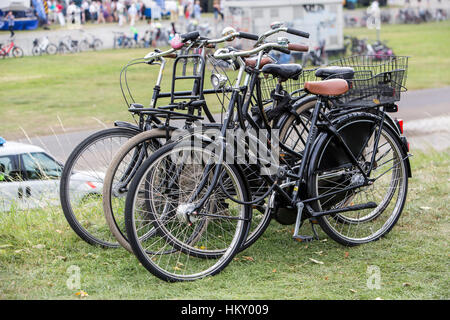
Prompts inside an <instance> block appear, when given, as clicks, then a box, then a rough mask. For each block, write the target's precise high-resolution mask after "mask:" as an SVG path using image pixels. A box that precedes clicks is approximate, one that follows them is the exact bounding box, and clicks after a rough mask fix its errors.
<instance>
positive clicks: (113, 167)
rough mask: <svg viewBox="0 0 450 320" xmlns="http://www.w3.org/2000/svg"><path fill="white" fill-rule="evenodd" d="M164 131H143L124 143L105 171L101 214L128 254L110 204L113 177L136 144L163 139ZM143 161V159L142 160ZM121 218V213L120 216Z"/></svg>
mask: <svg viewBox="0 0 450 320" xmlns="http://www.w3.org/2000/svg"><path fill="white" fill-rule="evenodd" d="M165 136H166V131H165V130H163V129H153V130H148V131H144V132H142V133H140V134H138V135H136V136H134V137H133V138H131V139H130V140H128V142H127V143H125V144H124V145H123V146H122V147H121V148H120V149H119V150H118V151H117V153H116V155H115V156H114V158H113V160H112V161H111V164H110V165H109V167H108V170H107V171H106V175H105V180H104V185H103V212H104V214H105V218H106V221H107V223H108V226H109V229H110V230H111V233H112V234H113V235H114V236H115V238H116V239H117V241H118V242H119V243H120V245H121V246H122V247H124V248H125V249H126V250H128V251H129V252H133V249H132V248H131V246H130V244H129V242H128V238H127V237H126V230H125V226H124V225H123V226H122V223H120V222H118V218H117V217H116V216H117V213H116V214H114V211H115V210H113V204H112V188H113V182H114V177H115V175H116V173H117V170H118V168H119V166H120V164H121V163H122V162H123V160H124V158H125V157H126V156H127V154H129V153H130V152H131V151H132V150H133V149H134V148H135V147H136V146H137V145H138V144H141V143H143V142H146V141H148V140H150V139H158V138H165ZM144 160H145V159H144ZM121 216H122V217H123V212H122V215H121Z"/></svg>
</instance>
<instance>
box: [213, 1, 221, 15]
mask: <svg viewBox="0 0 450 320" xmlns="http://www.w3.org/2000/svg"><path fill="white" fill-rule="evenodd" d="M213 8H214V19H215V20H217V19H219V15H220V17H221V18H222V20H223V13H222V9H221V6H220V0H214V3H213Z"/></svg>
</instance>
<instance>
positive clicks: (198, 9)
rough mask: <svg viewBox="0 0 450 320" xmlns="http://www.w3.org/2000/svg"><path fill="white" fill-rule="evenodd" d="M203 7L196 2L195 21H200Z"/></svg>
mask: <svg viewBox="0 0 450 320" xmlns="http://www.w3.org/2000/svg"><path fill="white" fill-rule="evenodd" d="M201 12H202V7H201V6H200V1H199V0H197V1H195V4H194V19H197V20H200V18H201Z"/></svg>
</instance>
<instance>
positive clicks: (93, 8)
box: [89, 1, 97, 22]
mask: <svg viewBox="0 0 450 320" xmlns="http://www.w3.org/2000/svg"><path fill="white" fill-rule="evenodd" d="M89 18H90V20H91V21H92V22H94V21H97V3H96V2H95V1H92V2H91V4H90V5H89Z"/></svg>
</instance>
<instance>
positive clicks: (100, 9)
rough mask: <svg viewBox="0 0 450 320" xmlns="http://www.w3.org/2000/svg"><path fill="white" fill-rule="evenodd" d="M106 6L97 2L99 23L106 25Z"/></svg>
mask: <svg viewBox="0 0 450 320" xmlns="http://www.w3.org/2000/svg"><path fill="white" fill-rule="evenodd" d="M104 11H105V6H104V5H103V3H102V2H101V1H98V2H97V23H105V22H106V21H105V13H104Z"/></svg>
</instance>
